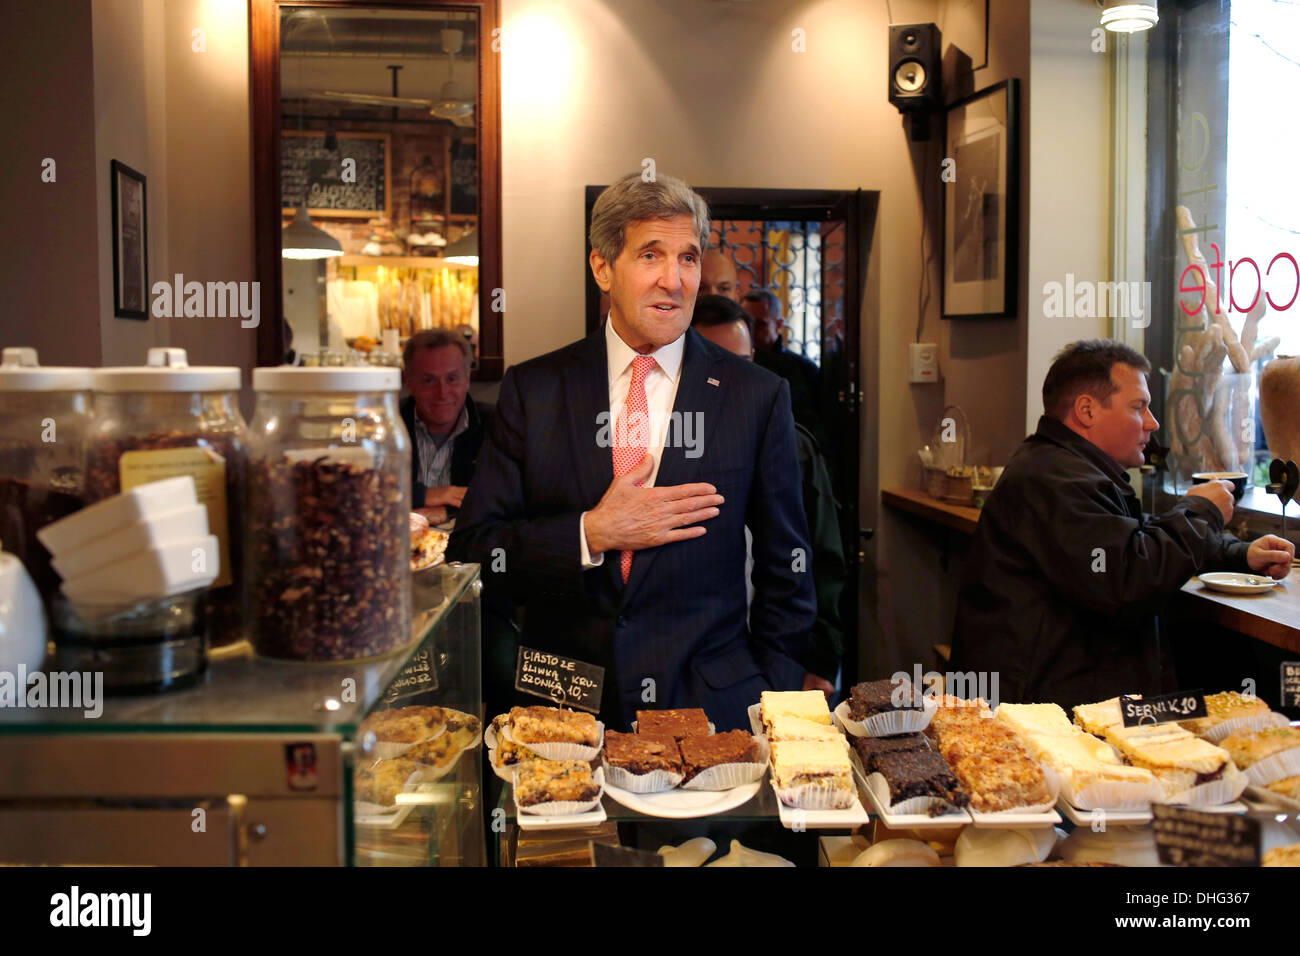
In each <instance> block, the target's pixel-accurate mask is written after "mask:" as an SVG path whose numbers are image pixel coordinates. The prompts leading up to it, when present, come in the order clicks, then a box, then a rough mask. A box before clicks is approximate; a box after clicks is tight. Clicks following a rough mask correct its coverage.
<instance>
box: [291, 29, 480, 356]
mask: <svg viewBox="0 0 1300 956" xmlns="http://www.w3.org/2000/svg"><path fill="white" fill-rule="evenodd" d="M477 36H478V13H477V11H475V10H472V9H469V10H467V9H456V10H439V9H418V10H412V9H403V10H397V9H387V10H385V9H364V8H361V9H358V8H348V7H330V8H321V7H284V8H282V9H281V11H280V71H279V79H280V126H281V129H280V134H281V138H280V143H281V147H280V167H279V176H280V192H281V201H282V209H281V217H282V227H283V229H282V232H281V237H280V241H281V253H282V270H283V272H282V275H283V290H284V315H285V321H286V323H287V325H288V332H287V335H288V338H289V346H288V350H289V352H290V356H289V358H290V361H299V362H302V363H304V364H343V363H345V362H352V361H356V360H358V359H359V358H361V356H364V357H365V360H368V361H370V362H372V363H374V364H380V365H397V364H399V361H400V354H401V348H402V346H403V344H404V343H405V341H406V340H407V339H408V338H410V336H412V335H414V334H415V333H416V332H419V331H422V330H428V329H447V330H451V331H454V332H456V333H457V334H459V335H462V336H464V337H465V339H466V340H467V341H469V342H470V344H471V345H472V346H474V347H475V359H476V360H477V349H476V346H477V341H478V329H479V315H478V285H479V283H478V215H479V198H478V185H479V170H478V160H477V155H478V135H477V121H478V117H477V116H476V109H475V103H476V102H477V97H478V88H477V83H478V59H479V50H478V44H477ZM350 353H361V355H360V356H359V355H356V354H350Z"/></svg>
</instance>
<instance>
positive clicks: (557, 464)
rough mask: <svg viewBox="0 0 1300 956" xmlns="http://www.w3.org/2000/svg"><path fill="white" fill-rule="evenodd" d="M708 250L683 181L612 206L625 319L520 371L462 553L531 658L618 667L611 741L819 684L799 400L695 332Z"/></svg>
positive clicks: (741, 716) (600, 280) (702, 213)
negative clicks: (809, 659) (652, 717)
mask: <svg viewBox="0 0 1300 956" xmlns="http://www.w3.org/2000/svg"><path fill="white" fill-rule="evenodd" d="M708 234H709V214H708V208H707V206H706V205H705V203H704V200H703V199H701V198H700V197H699V196H698V195H697V194H696V193H695V192H694V191H692V190H691V189H690V188H689V187H688V186H687V185H686V184H685V183H683V182H681V181H680V180H677V179H673V178H672V177H668V176H659V177H658V179H657V180H656V181H655V182H643V181H642V180H641V176H640V175H639V174H633V175H630V176H627V177H625V178H623V179H622V180H620V181H619V182H617V183H615V184H614V185H613V186H610V187H609V188H608V189H606V190H605V192H604V193H602V194H601V196H600V198H599V199H598V200H597V201H596V205H595V207H594V209H593V211H592V221H591V234H590V239H591V245H592V250H591V254H590V257H589V261H590V264H591V269H592V273H593V275H594V276H595V279H596V282H597V284H598V285H599V286H600V288H601V289H602V290H604V291H605V292H607V293H608V294H609V297H610V311H609V316H608V321H607V322H606V323H605V324H604V327H603V328H601V329H600V330H598V331H596V332H594V333H592V334H591V335H589V336H588V337H587V338H586V339H583V340H581V341H579V342H575V343H573V344H572V345H568V346H566V347H564V348H562V349H559V350H558V351H555V352H552V353H550V354H548V355H543V356H541V357H540V358H535V359H532V360H530V361H527V362H524V363H522V364H520V365H516V366H514V367H512V368H511V369H510V370H509V371H508V372H507V373H506V376H505V379H504V381H503V382H502V384H501V393H500V396H499V399H498V404H497V412H496V420H495V422H494V423H493V428H492V432H491V439H490V441H489V442H487V443H485V445H484V447H483V450H482V452H481V453H480V456H479V461H478V470H477V472H476V473H475V475H474V479H473V481H472V483H471V484H470V487H469V491H468V492H467V493H466V495H465V499H464V504H463V507H462V511H461V516H460V519H459V520H458V522H457V525H456V530H455V532H454V534H453V536H452V540H451V543H450V546H449V550H448V556H449V558H451V559H452V560H464V561H476V562H478V563H479V564H481V565H482V567H483V569H484V570H483V575H484V580H485V582H486V587H487V589H488V594H487V595H485V596H486V597H488V598H489V599H490V600H499V599H500V598H501V597H502V596H508V598H509V599H510V600H511V601H513V602H514V603H515V604H516V605H517V606H518V607H520V608H521V609H522V611H523V634H522V642H523V644H524V645H526V646H528V647H532V648H537V649H541V650H546V651H550V652H553V653H556V654H561V655H564V656H566V657H571V658H577V659H579V660H582V661H586V662H588V663H592V664H598V665H601V666H603V667H604V668H605V669H606V672H605V685H604V693H603V696H602V701H601V717H602V718H603V719H604V720H605V723H606V725H607V726H609V727H612V728H626V727H627V726H628V725H629V724H630V723H631V721H632V720H634V719H635V716H636V711H637V710H638V709H657V708H666V707H702V708H704V710H705V711H706V712H707V714H708V715H709V718H710V719H711V720H713V721H714V723H715V724H716V725H717V727H718V729H719V730H725V729H729V728H734V727H747V726H748V719H747V716H746V709H747V707H748V706H749V705H750V704H753V703H756V702H757V701H758V699H759V695H760V694H761V693H762V692H763V691H764V690H770V689H776V690H797V689H800V688H801V687H802V686H803V680H804V667H803V665H802V664H801V663H800V661H801V660H803V659H804V658H805V657H806V656H807V654H808V652H809V650H810V648H811V629H812V625H813V620H814V617H815V614H816V601H815V597H814V588H813V576H812V566H811V558H810V555H811V548H810V547H809V544H808V530H807V524H806V521H805V518H804V514H803V507H802V503H801V491H800V485H799V465H798V461H797V458H796V451H795V449H796V445H795V434H794V419H793V417H792V416H791V412H790V391H789V386H788V385H787V384H786V383H785V382H784V381H783V380H782V379H780V378H779V377H777V376H776V375H773V374H772V373H770V372H768V371H766V370H764V369H762V368H759V367H757V366H755V365H754V364H753V363H750V362H746V361H744V360H743V359H740V358H738V357H737V356H735V355H732V354H731V353H730V352H727V351H726V350H724V349H722V348H719V347H718V346H716V345H714V344H713V343H711V342H709V341H707V340H706V339H704V338H703V337H702V336H701V335H699V333H697V332H695V331H694V330H692V329H691V328H690V322H691V313H692V311H693V309H694V305H695V295H696V291H697V290H698V288H699V283H700V260H701V256H702V253H703V251H704V248H705V247H706V245H707V242H708ZM746 524H748V525H749V527H750V529H751V530H752V532H753V539H754V541H753V557H754V568H753V572H752V581H753V585H754V590H755V594H754V600H753V604H752V605H751V606H750V607H749V609H748V622H747V621H746V589H745V526H746ZM533 702H534V703H536V702H537V701H536V700H534V701H533ZM497 703H503V702H497V701H493V704H494V705H495V704H497Z"/></svg>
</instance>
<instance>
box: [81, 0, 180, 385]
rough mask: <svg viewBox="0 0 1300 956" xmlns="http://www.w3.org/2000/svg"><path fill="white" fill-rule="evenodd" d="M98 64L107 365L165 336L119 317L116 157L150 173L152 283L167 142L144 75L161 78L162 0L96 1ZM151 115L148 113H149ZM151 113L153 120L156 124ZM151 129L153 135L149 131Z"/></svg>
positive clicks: (140, 356)
mask: <svg viewBox="0 0 1300 956" xmlns="http://www.w3.org/2000/svg"><path fill="white" fill-rule="evenodd" d="M91 10H92V16H93V30H92V36H93V38H94V62H95V182H96V193H97V205H96V208H97V210H98V222H99V225H98V229H97V230H96V238H97V240H98V244H99V339H100V344H101V351H102V364H104V365H138V364H140V363H141V362H143V361H144V357H145V352H146V350H147V349H148V348H149V346H151V345H161V344H164V343H165V340H166V328H165V327H164V326H163V323H161V322H160V321H159V320H157V319H155V318H153V317H150V318H149V319H148V320H146V321H138V320H135V319H119V318H116V317H115V316H114V315H113V228H112V222H113V218H112V208H113V207H112V173H111V168H110V163H111V162H112V161H113V160H115V159H116V160H118V161H119V162H122V163H125V164H126V165H127V166H130V167H131V168H132V169H134V170H135V171H136V172H138V173H141V174H143V175H144V177H145V206H146V209H147V212H148V217H147V218H148V233H149V234H148V246H149V281H150V283H151V284H152V283H153V281H154V279H155V278H157V276H158V275H159V269H160V265H161V266H162V268H164V269H165V261H166V259H165V252H164V251H165V249H166V230H165V228H164V225H163V223H164V222H165V220H166V217H167V189H166V181H165V179H164V178H163V177H159V176H158V175H157V173H158V172H159V167H160V165H161V163H160V160H161V159H162V157H163V155H164V147H163V144H162V143H161V142H159V141H158V140H157V139H156V136H157V132H158V114H159V111H160V106H159V103H158V97H157V94H156V93H149V92H147V91H148V90H149V87H150V84H148V83H146V77H149V76H156V75H157V72H158V65H159V58H160V57H161V56H162V51H161V50H160V48H159V45H158V44H157V43H156V42H151V43H149V42H146V33H147V32H148V33H150V34H151V38H152V35H154V33H155V31H153V29H152V27H153V24H154V23H155V22H156V20H157V18H158V17H159V16H160V14H161V12H162V3H161V0H96V2H94V3H92V4H91ZM151 112H152V113H153V116H152V117H151V116H150V113H151ZM151 119H152V122H151ZM151 133H152V134H153V136H151Z"/></svg>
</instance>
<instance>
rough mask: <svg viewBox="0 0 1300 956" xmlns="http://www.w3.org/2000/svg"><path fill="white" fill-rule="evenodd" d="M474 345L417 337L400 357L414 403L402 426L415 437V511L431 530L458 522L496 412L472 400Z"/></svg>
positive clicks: (440, 336)
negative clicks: (452, 520) (450, 521)
mask: <svg viewBox="0 0 1300 956" xmlns="http://www.w3.org/2000/svg"><path fill="white" fill-rule="evenodd" d="M471 360H472V357H471V355H470V345H469V342H468V341H466V339H465V337H464V336H463V335H461V334H460V333H458V332H454V331H451V330H448V329H435V330H432V331H425V332H417V333H416V334H415V335H413V336H411V338H410V341H408V342H407V343H406V348H405V350H403V352H402V364H403V373H402V374H403V379H404V381H405V384H406V390H407V391H408V392H410V397H409V398H407V399H406V400H405V401H403V402H402V406H401V413H402V421H403V422H405V423H406V430H407V431H408V432H409V433H410V435H411V507H412V508H413V509H415V510H416V511H419V512H420V513H421V514H423V515H424V516H425V517H426V518H428V519H429V522H430V523H431V524H441V523H442V522H444V521H446V520H447V518H448V517H454V516H455V514H456V511H457V509H459V508H460V505H461V501H462V499H464V497H465V488H466V487H467V486H468V485H469V481H470V479H471V478H472V477H474V465H475V463H476V462H477V460H478V453H479V448H480V447H482V445H483V436H484V435H485V434H486V433H487V427H488V425H489V423H490V422H491V414H492V408H491V406H488V405H478V404H476V403H475V402H474V399H472V398H470V396H469V374H470V362H471Z"/></svg>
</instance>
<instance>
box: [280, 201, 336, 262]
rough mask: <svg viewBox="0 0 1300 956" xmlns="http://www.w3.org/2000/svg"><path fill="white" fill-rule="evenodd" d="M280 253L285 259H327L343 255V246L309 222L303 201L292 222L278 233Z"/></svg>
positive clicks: (309, 218)
mask: <svg viewBox="0 0 1300 956" xmlns="http://www.w3.org/2000/svg"><path fill="white" fill-rule="evenodd" d="M280 255H282V256H284V258H286V259H328V258H330V257H331V256H341V255H343V246H342V244H340V243H339V241H338V240H337V239H335V238H334V237H333V236H331V235H330V234H329V233H328V232H326V231H325V230H324V229H318V228H317V227H316V226H313V225H312V224H311V217H309V216H308V215H307V204H306V203H305V202H304V203H303V204H302V205H301V206H299V207H298V211H297V212H296V213H295V214H294V217H293V222H291V223H289V225H287V226H285V227H284V231H283V232H282V233H281V234H280Z"/></svg>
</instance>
